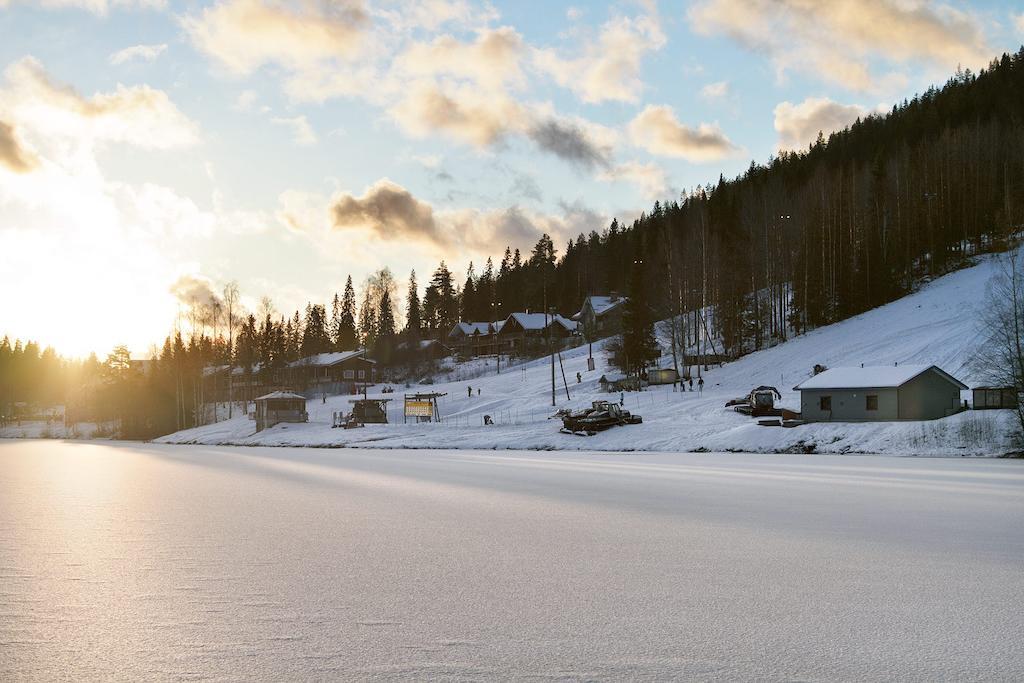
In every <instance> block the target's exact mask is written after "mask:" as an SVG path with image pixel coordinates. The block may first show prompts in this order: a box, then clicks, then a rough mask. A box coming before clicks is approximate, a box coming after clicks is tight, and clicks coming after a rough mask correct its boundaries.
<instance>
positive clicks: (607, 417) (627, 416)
mask: <svg viewBox="0 0 1024 683" xmlns="http://www.w3.org/2000/svg"><path fill="white" fill-rule="evenodd" d="M560 417H561V418H562V429H561V430H559V431H561V432H562V433H564V434H576V435H577V436H593V435H594V434H597V433H598V432H603V431H604V430H606V429H611V428H612V427H618V426H620V425H635V424H640V423H641V422H643V418H642V417H640V416H639V415H633V414H632V413H630V412H629V411H628V410H623V409H622V407H621V406H620V405H619V404H617V403H611V402H609V401H594V403H593V404H592V405H591V406H590V407H589V408H584V409H583V410H577V411H574V412H562V413H561V414H560Z"/></svg>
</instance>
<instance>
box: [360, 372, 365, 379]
mask: <svg viewBox="0 0 1024 683" xmlns="http://www.w3.org/2000/svg"><path fill="white" fill-rule="evenodd" d="M365 378H366V370H360V371H359V379H365Z"/></svg>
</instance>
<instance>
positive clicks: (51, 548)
mask: <svg viewBox="0 0 1024 683" xmlns="http://www.w3.org/2000/svg"><path fill="white" fill-rule="evenodd" d="M0 482H2V495H0V615H2V616H0V680H4V681H33V680H39V681H52V680H132V681H141V680H152V679H158V680H206V679H215V680H245V681H255V680H273V681H280V680H366V679H384V680H394V679H415V680H424V679H445V680H467V679H469V680H534V679H539V680H553V679H557V680H601V679H629V680H773V681H774V680H803V681H809V680H844V681H864V680H915V681H938V680H989V681H992V680H1003V681H1009V680H1021V679H1022V678H1024V645H1022V643H1021V639H1020V637H1019V636H1020V633H1021V632H1022V630H1024V611H1022V610H1021V605H1022V604H1024V585H1022V583H1021V581H1020V572H1021V566H1024V462H1022V461H1019V460H994V459H956V460H954V459H910V458H908V459H895V458H877V457H857V458H838V457H829V456H820V457H816V458H806V457H803V456H796V455H779V456H773V457H763V456H757V455H744V454H685V453H684V454H671V455H670V454H658V453H633V454H627V455H623V454H611V453H532V452H523V451H517V452H494V451H486V452H466V451H440V450H439V451H397V450H388V451H373V450H358V451H357V450H343V451H329V452H328V451H322V450H315V449H300V448H251V449H250V448H247V449H238V448H219V447H208V446H194V447H189V446H162V445H157V444H128V443H117V442H106V443H104V442H89V443H87V442H79V443H71V442H59V441H29V440H22V441H7V442H0Z"/></svg>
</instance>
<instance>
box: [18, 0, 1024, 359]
mask: <svg viewBox="0 0 1024 683" xmlns="http://www.w3.org/2000/svg"><path fill="white" fill-rule="evenodd" d="M0 36H2V37H3V40H0V292H3V295H2V297H0V334H7V335H10V336H11V338H12V339H13V338H21V339H26V338H31V339H33V340H37V341H39V342H40V343H42V344H43V345H52V346H54V347H55V348H57V350H58V351H59V352H61V353H63V354H65V355H69V356H84V355H86V354H88V353H89V352H93V351H95V352H97V353H98V354H99V355H101V357H102V355H104V354H105V353H107V352H108V351H109V350H110V349H111V348H112V347H113V346H114V345H115V344H127V345H128V346H129V348H130V349H131V350H132V353H133V357H144V356H148V355H149V354H148V351H149V349H150V347H151V346H152V345H153V344H159V343H161V342H162V340H163V338H164V337H165V336H166V335H167V334H168V333H169V332H170V331H172V330H173V329H174V327H175V325H176V322H177V321H178V320H179V319H180V314H181V312H182V311H183V310H185V309H186V308H187V307H188V305H189V303H190V302H193V301H196V300H200V301H201V300H205V299H211V298H213V297H216V296H218V295H219V293H220V292H221V291H222V289H223V287H224V285H225V284H226V283H227V282H229V281H237V283H238V286H239V289H240V291H241V293H242V303H243V305H245V306H246V307H247V308H248V309H249V310H256V309H257V308H258V306H259V301H260V300H261V298H262V297H264V296H269V297H271V299H272V300H273V302H274V304H275V306H276V309H277V310H278V311H279V312H281V313H285V314H290V313H291V312H292V311H294V310H296V309H301V308H304V307H305V304H306V302H307V301H312V302H314V303H329V301H330V298H331V297H332V296H333V294H334V292H336V291H341V289H342V288H343V287H344V283H345V279H346V277H347V276H349V275H351V276H352V278H353V281H354V282H355V283H356V286H357V288H358V287H359V285H360V284H361V283H362V282H363V281H364V280H365V279H366V277H367V276H368V275H369V274H370V273H371V272H373V271H374V270H376V269H378V268H381V267H384V266H387V267H389V268H390V269H391V270H392V271H393V272H394V273H395V275H396V277H397V278H398V280H399V281H400V282H402V283H403V286H402V290H403V291H401V292H400V296H402V297H404V282H405V281H406V279H407V278H408V275H409V272H410V271H411V270H412V269H416V271H417V274H418V276H419V281H420V283H421V287H422V285H423V283H424V282H425V281H426V280H427V279H428V278H429V274H430V272H431V271H432V270H433V269H434V268H435V267H436V265H437V264H438V262H439V261H440V260H441V259H445V260H446V262H447V263H448V265H449V266H450V267H451V268H452V269H453V270H454V271H456V272H457V273H458V275H459V279H460V281H461V279H462V278H463V277H464V273H465V271H466V268H467V266H468V264H469V263H470V262H471V261H472V262H474V264H475V265H476V268H477V272H478V273H479V272H480V269H481V268H482V265H483V262H484V260H485V259H486V258H487V257H488V256H491V257H493V258H494V259H495V261H496V262H497V261H500V258H501V255H502V252H503V251H504V248H505V246H506V245H511V246H512V247H513V248H516V247H518V248H520V249H523V250H524V251H525V250H528V249H529V248H530V247H531V246H532V245H533V244H534V243H535V242H536V241H537V238H538V237H539V236H540V235H541V234H543V233H548V234H549V235H551V236H552V237H553V239H554V240H555V244H556V245H557V246H558V247H559V250H560V251H562V250H564V245H565V243H566V241H567V240H568V239H570V238H572V237H574V236H576V235H578V234H580V233H581V232H582V233H589V232H590V231H591V230H598V231H600V230H602V229H604V228H605V227H607V225H608V224H609V223H610V222H611V220H612V218H618V219H619V220H620V221H623V220H626V221H629V220H632V219H633V218H635V217H637V216H638V215H639V214H640V212H642V211H644V210H646V209H649V207H650V206H651V205H652V204H653V202H654V201H655V200H662V201H665V200H672V199H675V198H678V197H679V196H680V193H681V192H684V191H686V190H689V189H692V188H694V187H695V186H697V185H701V184H706V183H709V182H715V181H717V179H718V177H719V175H720V174H724V175H725V176H726V177H732V176H735V175H738V174H740V173H742V172H743V171H744V170H745V169H746V168H747V167H748V166H749V165H750V163H751V161H752V160H753V161H757V162H762V163H763V162H765V161H767V160H768V158H769V157H770V156H771V155H772V154H774V153H777V151H778V150H779V149H798V148H803V147H806V145H807V144H808V143H809V142H811V141H812V140H813V139H814V138H815V137H817V133H818V131H819V130H822V131H824V132H825V133H826V135H827V133H828V132H829V131H831V130H835V129H838V128H842V127H843V126H845V125H847V124H849V123H851V122H852V121H853V120H855V119H856V118H857V117H858V116H862V115H865V114H868V113H871V112H874V111H881V110H887V109H890V108H891V107H892V106H893V105H894V104H895V103H898V102H900V101H902V100H903V99H905V98H908V97H912V96H913V95H914V93H917V92H921V91H923V90H925V89H927V88H928V87H929V86H930V85H932V84H941V83H942V82H944V81H945V80H946V79H947V78H948V77H949V76H950V75H952V74H953V73H954V72H955V71H956V69H957V68H958V67H962V68H970V69H972V70H977V69H979V68H981V67H984V65H985V64H986V63H988V61H989V60H991V59H992V58H994V57H996V56H998V55H1000V54H1001V53H1003V52H1005V51H1015V50H1016V49H1018V48H1019V47H1020V45H1021V43H1024V2H1022V3H1006V2H973V3H964V2H957V3H950V4H945V3H940V2H928V1H925V0H831V1H816V0H694V1H693V2H681V1H674V2H670V1H668V0H661V1H660V2H659V1H657V0H622V1H620V2H610V3H596V2H595V3H587V2H581V1H579V0H575V1H569V2H561V1H558V0H543V1H541V0H515V1H512V0H509V1H506V2H498V1H495V2H471V1H470V0H424V1H422V2H418V3H417V2H411V1H399V0H335V1H333V2H332V1H329V0H291V1H290V2H283V1H282V2H279V1H276V0H213V1H210V2H199V1H196V0H186V1H185V2H174V1H173V0H31V1H30V0H0Z"/></svg>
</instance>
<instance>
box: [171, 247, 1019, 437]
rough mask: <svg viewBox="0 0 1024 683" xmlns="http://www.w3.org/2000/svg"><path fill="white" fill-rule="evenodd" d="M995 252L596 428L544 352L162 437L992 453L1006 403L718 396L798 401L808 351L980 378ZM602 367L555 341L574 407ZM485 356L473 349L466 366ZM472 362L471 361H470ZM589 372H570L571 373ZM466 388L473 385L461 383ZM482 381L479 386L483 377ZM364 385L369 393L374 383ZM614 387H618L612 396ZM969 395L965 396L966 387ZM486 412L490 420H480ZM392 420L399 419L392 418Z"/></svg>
mask: <svg viewBox="0 0 1024 683" xmlns="http://www.w3.org/2000/svg"><path fill="white" fill-rule="evenodd" d="M995 270H996V267H995V264H994V263H993V261H992V260H984V261H982V262H981V263H980V264H979V265H977V266H974V267H972V268H968V269H965V270H962V271H959V272H956V273H953V274H950V275H947V276H945V277H943V278H939V279H937V280H936V281H934V282H932V283H931V284H929V285H927V286H925V287H924V288H923V289H922V290H921V291H919V292H917V293H915V294H913V295H911V296H908V297H905V298H903V299H900V300H899V301H896V302H893V303H891V304H889V305H887V306H883V307H881V308H878V309H875V310H873V311H870V312H867V313H864V314H862V315H860V316H857V317H855V318H851V319H849V320H845V321H843V322H841V323H837V324H835V325H830V326H828V327H824V328H821V329H818V330H815V331H813V332H811V333H809V334H806V335H803V336H800V337H796V338H794V339H792V340H790V341H788V342H786V343H784V344H781V345H779V346H776V347H774V348H771V349H767V350H765V351H760V352H758V353H753V354H750V355H748V356H746V357H744V358H742V359H740V360H738V361H736V362H734V363H729V364H727V365H725V366H724V367H721V368H711V369H710V370H708V371H707V372H706V373H705V380H706V382H707V384H706V386H705V390H704V392H703V393H702V394H699V395H698V394H697V393H691V392H679V393H675V392H673V390H672V387H671V386H667V387H652V388H651V389H650V390H649V391H644V392H640V393H633V394H626V396H625V407H626V408H627V409H628V410H631V411H633V412H637V413H639V414H641V415H642V416H643V418H644V423H643V424H642V425H636V426H630V427H619V428H616V429H612V430H610V431H608V432H605V433H602V434H598V435H596V436H594V437H590V438H586V437H578V436H571V435H565V434H560V433H558V427H559V426H560V425H559V423H558V422H557V421H555V420H550V419H548V418H549V416H551V415H552V414H553V412H554V410H555V409H554V408H552V406H551V384H550V383H551V370H550V365H549V361H548V359H546V358H544V359H540V360H537V361H534V362H532V363H528V364H525V365H522V366H519V367H516V368H514V369H512V370H511V371H503V372H502V374H500V375H499V374H497V372H496V368H495V367H494V365H493V361H490V363H491V365H490V366H489V367H485V368H483V370H484V371H486V372H488V374H486V375H485V376H481V377H474V378H472V379H469V380H465V381H454V382H448V383H444V384H435V385H432V386H424V387H412V388H410V389H407V390H406V389H403V388H402V387H398V388H397V393H395V394H393V395H392V396H393V397H395V398H396V400H395V401H394V402H393V403H392V404H391V406H392V407H391V410H390V419H391V422H392V424H389V425H368V426H367V427H365V428H363V429H354V430H343V429H332V428H331V416H332V414H333V412H335V411H343V412H346V413H347V412H349V410H350V404H349V397H347V396H338V397H330V398H328V401H327V403H326V404H323V403H321V402H320V401H310V402H309V408H308V410H309V414H310V422H309V423H308V424H302V425H297V424H287V425H278V426H276V427H273V428H271V429H268V430H265V431H263V432H260V433H259V434H257V433H255V423H254V422H252V421H251V420H249V419H247V418H245V417H241V418H235V419H234V420H229V421H224V422H220V423H217V424H212V425H207V426H204V427H200V428H197V429H191V430H187V431H183V432H179V433H176V434H172V435H170V436H167V437H163V438H162V439H160V441H162V442H166V443H203V444H236V445H275V446H284V445H296V446H297V445H308V446H347V447H372V448H453V447H457V448H516V449H559V450H573V449H588V450H663V451H692V450H698V449H707V450H715V451H722V450H736V451H749V452H783V451H794V452H806V451H814V452H819V453H850V452H853V453H887V454H898V455H946V456H949V455H953V456H959V455H999V454H1003V453H1006V452H1009V451H1012V450H1015V449H1016V446H1015V444H1014V443H1012V440H1011V437H1010V434H1011V433H1012V431H1013V428H1014V421H1013V417H1012V415H1011V414H1010V413H1009V411H987V412H981V411H979V412H976V413H973V412H972V413H965V414H960V415H957V416H954V417H950V418H946V419H943V420H938V421H933V422H913V423H908V422H902V423H879V424H842V423H833V424H810V425H804V426H801V427H796V428H793V429H782V428H768V427H759V426H757V424H756V421H755V420H752V419H750V418H747V417H743V416H741V415H738V414H736V413H734V412H732V411H731V410H726V409H725V408H724V404H725V402H726V400H728V399H730V398H733V397H736V396H742V395H744V394H746V393H747V392H748V391H749V390H750V389H751V388H752V387H754V386H757V385H760V384H767V385H773V386H776V387H778V388H779V389H780V390H782V392H783V405H784V406H787V407H791V408H793V409H795V410H799V394H798V393H797V392H794V391H792V387H793V386H795V385H796V384H797V383H799V382H800V381H802V380H803V379H806V378H807V377H808V376H810V374H811V368H812V367H813V366H814V365H815V364H816V363H820V364H824V365H827V366H841V365H859V364H860V363H865V364H866V365H888V364H892V363H894V362H900V363H927V364H936V365H939V366H940V367H942V368H943V369H944V370H946V371H947V372H950V373H951V374H953V375H954V376H956V377H958V378H959V379H961V380H962V381H964V382H965V383H967V384H968V385H974V384H977V383H979V381H980V378H978V377H976V376H975V375H974V373H973V371H972V368H971V367H970V362H971V359H972V358H973V356H974V355H975V353H976V351H977V349H978V347H979V345H980V343H981V341H982V338H981V335H980V332H979V324H978V312H979V308H980V306H982V305H983V302H984V299H985V289H986V284H987V282H988V281H989V280H990V278H991V277H992V275H993V274H994V273H995ZM595 355H596V356H598V359H597V361H598V362H597V370H596V371H594V372H588V371H587V362H586V361H587V347H585V346H584V347H581V348H577V349H574V350H571V351H569V352H567V353H565V354H563V360H564V365H565V374H566V377H567V378H568V381H569V393H570V396H571V400H566V396H565V390H564V389H563V388H562V385H561V369H560V368H558V367H557V366H556V374H557V377H558V383H559V386H558V391H557V396H556V399H557V402H558V407H567V406H568V407H574V408H576V407H581V406H586V405H589V403H590V402H591V401H592V400H594V399H599V398H609V395H608V394H602V393H600V390H599V387H598V379H599V378H600V376H601V375H602V374H603V373H605V372H609V373H612V372H614V371H612V370H611V369H610V368H608V367H607V362H606V359H605V357H604V353H603V347H602V345H601V344H595ZM483 362H484V361H480V360H477V361H474V365H473V366H472V368H469V369H471V370H472V373H469V374H476V373H477V372H480V371H481V368H480V367H479V366H480V364H481V363H483ZM469 369H467V372H468V370H469ZM577 372H579V373H581V375H582V376H583V381H582V383H579V384H577V383H576V373H577ZM468 387H472V388H473V396H472V397H469V396H467V388H468ZM478 389H479V390H480V395H477V390H478ZM417 390H422V391H442V392H447V393H448V396H446V397H445V398H444V399H442V403H441V411H442V414H443V415H444V417H445V421H444V423H443V424H429V425H425V424H420V425H415V424H402V417H401V392H402V391H417ZM371 395H372V394H371ZM614 398H617V395H615V396H614ZM964 398H969V395H968V394H967V393H966V392H965V394H964ZM484 415H490V416H491V417H492V418H493V420H494V422H495V423H496V424H495V425H494V426H484V425H483V417H484ZM396 423H397V424H396Z"/></svg>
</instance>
